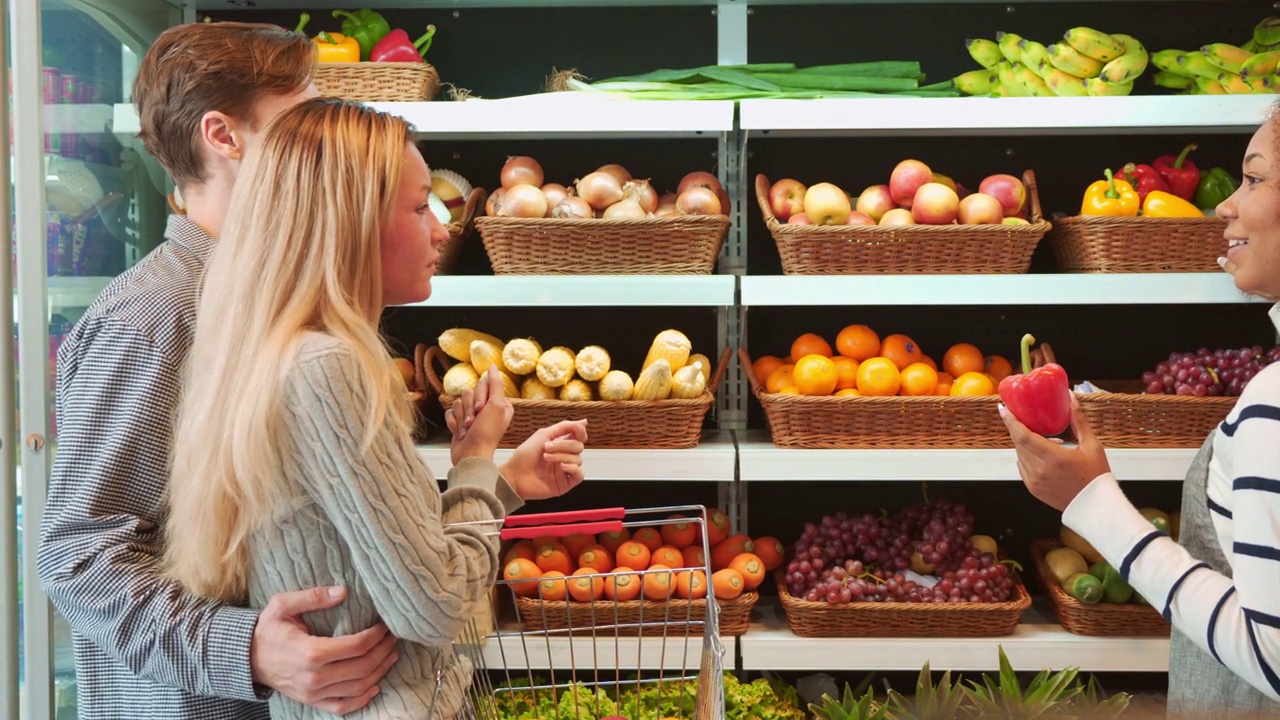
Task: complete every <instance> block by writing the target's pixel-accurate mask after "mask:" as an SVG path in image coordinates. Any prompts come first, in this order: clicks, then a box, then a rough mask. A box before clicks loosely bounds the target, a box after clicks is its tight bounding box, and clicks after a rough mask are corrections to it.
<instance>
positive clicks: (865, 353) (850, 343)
mask: <svg viewBox="0 0 1280 720" xmlns="http://www.w3.org/2000/svg"><path fill="white" fill-rule="evenodd" d="M836 351H837V352H839V353H840V354H841V355H843V356H845V357H847V358H852V359H854V360H857V361H859V362H861V361H863V360H868V359H870V358H873V357H875V356H876V355H879V354H880V336H879V335H877V334H876V333H875V331H874V330H872V329H871V328H869V327H867V326H866V325H849V326H847V327H846V328H845V329H843V330H841V331H840V334H839V335H836Z"/></svg>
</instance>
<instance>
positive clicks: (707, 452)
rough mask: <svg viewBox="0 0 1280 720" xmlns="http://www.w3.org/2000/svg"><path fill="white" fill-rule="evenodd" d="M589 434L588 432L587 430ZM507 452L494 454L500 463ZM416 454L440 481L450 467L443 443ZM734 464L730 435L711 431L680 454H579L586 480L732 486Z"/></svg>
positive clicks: (595, 451) (597, 451) (590, 450)
mask: <svg viewBox="0 0 1280 720" xmlns="http://www.w3.org/2000/svg"><path fill="white" fill-rule="evenodd" d="M587 431H588V433H590V428H588V429H587ZM511 452H512V451H511V450H498V452H497V455H496V456H495V458H494V459H495V460H497V461H498V462H502V461H504V460H506V459H507V458H508V457H510V455H511ZM418 454H419V455H421V456H422V459H423V460H425V461H426V463H427V467H429V468H430V469H431V474H432V475H435V476H436V477H437V478H443V477H445V475H447V474H448V472H449V468H450V467H451V465H452V463H451V462H450V459H449V446H448V445H445V444H443V443H441V444H430V445H419V446H418ZM736 463H737V455H736V448H735V447H734V442H733V436H732V433H730V432H728V431H711V432H708V433H706V434H705V435H703V437H702V442H701V443H699V444H698V446H697V447H692V448H687V449H682V450H615V449H609V448H591V447H588V448H587V449H586V450H585V451H584V452H583V454H582V466H583V470H584V471H585V472H586V476H587V480H596V481H600V480H612V481H618V480H628V481H639V480H654V481H660V482H671V481H675V482H733V476H734V469H735V465H736Z"/></svg>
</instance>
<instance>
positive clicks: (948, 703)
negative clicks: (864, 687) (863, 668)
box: [889, 663, 965, 720]
mask: <svg viewBox="0 0 1280 720" xmlns="http://www.w3.org/2000/svg"><path fill="white" fill-rule="evenodd" d="M964 697H965V696H964V693H963V690H962V689H961V688H960V687H959V684H958V683H952V682H951V671H950V670H948V671H946V672H945V673H943V674H942V677H941V678H940V679H939V680H938V684H937V685H936V686H935V685H934V684H933V679H932V675H931V674H930V672H929V663H925V664H924V667H923V668H921V669H920V676H919V677H918V678H917V679H916V694H915V697H914V698H912V699H908V698H907V697H906V696H904V695H903V694H902V693H899V692H898V691H896V690H889V705H890V706H891V709H890V712H891V717H892V718H893V719H894V720H952V719H953V718H955V717H957V713H959V711H960V703H961V702H963V701H964Z"/></svg>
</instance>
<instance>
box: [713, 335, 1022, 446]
mask: <svg viewBox="0 0 1280 720" xmlns="http://www.w3.org/2000/svg"><path fill="white" fill-rule="evenodd" d="M738 353H739V359H740V361H741V362H742V367H743V368H744V372H745V373H746V375H747V380H748V381H749V382H750V383H751V391H752V393H754V394H755V396H756V398H758V399H759V400H760V404H761V405H762V406H764V414H765V419H767V420H768V422H769V430H770V432H771V434H772V436H773V443H774V444H775V445H777V446H779V447H785V448H816V449H851V450H870V449H886V448H899V449H904V450H919V449H949V450H951V449H960V450H965V449H974V448H1008V447H1013V441H1012V440H1010V439H1009V430H1008V428H1006V427H1005V425H1004V421H1002V420H1001V419H1000V414H999V412H998V411H997V409H996V405H997V403H999V402H1000V398H999V396H996V395H991V396H984V397H830V396H804V395H784V394H781V393H771V392H768V391H767V390H765V388H764V384H763V383H762V382H761V381H760V379H759V378H757V377H756V375H755V371H754V370H753V369H752V366H751V357H750V356H749V355H748V354H747V351H746V350H743V349H740V350H739V351H738Z"/></svg>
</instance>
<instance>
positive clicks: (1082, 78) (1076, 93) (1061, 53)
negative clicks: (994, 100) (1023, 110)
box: [951, 27, 1150, 97]
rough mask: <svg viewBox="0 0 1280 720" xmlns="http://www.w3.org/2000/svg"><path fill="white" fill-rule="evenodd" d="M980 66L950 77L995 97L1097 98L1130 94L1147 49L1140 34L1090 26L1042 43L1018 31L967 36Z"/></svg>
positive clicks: (968, 91) (972, 91)
mask: <svg viewBox="0 0 1280 720" xmlns="http://www.w3.org/2000/svg"><path fill="white" fill-rule="evenodd" d="M965 47H966V48H967V49H968V50H969V55H970V56H971V57H972V58H973V59H974V60H975V61H977V63H978V64H979V65H981V66H982V69H981V70H971V71H969V72H966V73H962V74H960V75H957V76H956V77H954V78H952V80H951V83H952V85H953V86H954V87H955V88H956V90H959V91H960V92H961V93H963V94H965V95H990V96H993V97H1089V96H1094V97H1099V96H1116V95H1128V94H1129V93H1131V92H1132V91H1133V83H1134V81H1135V80H1137V79H1138V77H1140V76H1141V75H1142V73H1144V72H1146V69H1147V64H1148V63H1149V62H1150V57H1149V56H1148V53H1147V49H1146V48H1145V47H1143V45H1142V43H1141V42H1139V41H1138V39H1137V38H1135V37H1132V36H1130V35H1122V34H1119V33H1110V34H1108V33H1104V32H1101V31H1099V30H1094V29H1093V28H1087V27H1077V28H1072V29H1070V30H1068V31H1067V32H1066V33H1065V34H1064V35H1063V37H1062V40H1060V41H1059V42H1056V43H1054V44H1052V45H1048V46H1046V45H1044V44H1042V43H1039V42H1036V41H1035V40H1031V39H1029V38H1024V37H1021V36H1019V35H1017V34H1015V33H1007V32H1001V33H996V39H995V40H988V39H986V38H977V39H969V40H966V41H965Z"/></svg>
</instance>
